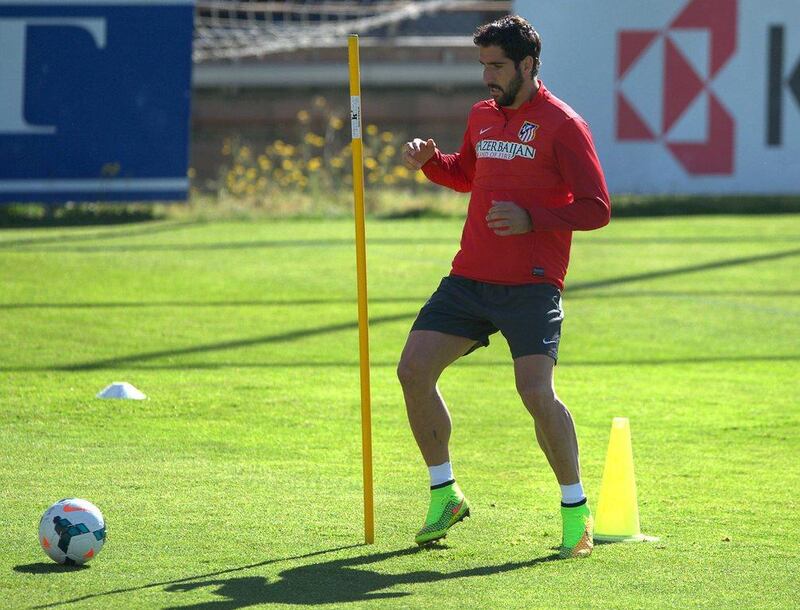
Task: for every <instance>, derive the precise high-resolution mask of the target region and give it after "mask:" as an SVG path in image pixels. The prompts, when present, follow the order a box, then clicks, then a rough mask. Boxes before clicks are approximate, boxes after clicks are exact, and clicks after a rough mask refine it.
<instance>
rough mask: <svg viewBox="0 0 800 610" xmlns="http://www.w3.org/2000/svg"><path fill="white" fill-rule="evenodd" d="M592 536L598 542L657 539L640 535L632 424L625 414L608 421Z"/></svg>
mask: <svg viewBox="0 0 800 610" xmlns="http://www.w3.org/2000/svg"><path fill="white" fill-rule="evenodd" d="M594 539H595V540H597V541H599V542H642V541H651V542H652V541H655V540H658V538H654V537H652V536H645V535H643V534H642V532H641V530H640V529H639V505H638V502H637V500H636V479H635V478H634V476H633V449H632V447H631V427H630V422H629V421H628V418H627V417H615V418H614V419H613V421H612V422H611V438H610V439H609V441H608V453H607V454H606V465H605V468H604V469H603V481H602V483H601V484H600V499H599V500H598V503H597V514H596V516H595V520H594Z"/></svg>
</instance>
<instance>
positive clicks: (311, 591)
mask: <svg viewBox="0 0 800 610" xmlns="http://www.w3.org/2000/svg"><path fill="white" fill-rule="evenodd" d="M358 547H364V545H362V544H358V545H350V546H344V547H338V548H333V549H328V550H324V551H316V552H313V553H307V554H305V555H299V556H296V557H284V558H279V559H268V560H266V561H262V562H259V563H254V564H250V565H246V566H241V567H237V568H231V569H228V570H221V571H219V572H212V573H209V574H201V575H198V576H189V577H186V578H180V579H176V580H172V581H162V582H155V583H149V584H146V585H142V586H139V587H128V588H124V589H113V590H111V591H104V592H101V593H92V594H89V595H84V596H81V597H76V598H73V599H68V600H64V601H59V602H54V603H51V604H43V605H40V606H34V607H35V608H53V607H57V606H65V605H69V604H75V603H79V602H84V601H86V600H90V599H97V598H103V597H108V596H111V595H121V594H125V593H134V592H136V591H142V590H145V589H153V588H158V587H164V590H165V591H169V592H172V593H182V592H192V591H196V590H198V589H203V588H206V587H213V588H215V593H216V594H217V595H219V596H220V597H221V598H223V599H220V600H216V601H212V602H205V603H201V604H194V605H188V606H187V605H178V606H174V608H198V609H199V608H219V609H222V608H244V607H247V606H254V605H258V604H267V603H273V604H296V605H304V606H305V605H318V604H335V603H346V602H367V601H370V600H376V599H386V598H397V597H407V596H409V595H412V592H411V591H388V590H387V589H391V588H393V587H396V586H399V585H419V584H426V583H437V582H442V581H446V580H452V579H456V578H473V577H480V576H492V575H495V574H503V573H505V572H511V571H514V570H519V569H522V568H530V567H533V566H535V565H537V564H541V563H547V562H551V561H555V560H557V559H558V554H557V553H552V554H550V555H546V556H544V557H538V558H534V559H531V560H529V561H521V562H507V563H503V564H497V565H489V566H480V567H476V568H467V569H463V570H456V571H454V572H435V571H427V570H419V571H412V572H402V573H399V574H382V573H380V572H375V571H372V570H364V569H359V568H358V566H364V565H369V564H374V563H378V562H381V561H384V560H387V559H393V558H396V557H405V556H410V555H416V554H424V553H435V552H442V551H444V550H446V549H447V548H448V547H447V546H444V545H438V546H432V547H425V548H419V547H409V548H403V549H398V550H394V551H386V552H383V553H371V554H367V555H359V556H356V557H349V558H344V559H335V560H333V561H323V562H320V563H309V564H306V565H302V566H298V567H295V568H289V569H287V570H283V571H282V572H279V573H278V574H277V578H275V579H274V580H270V579H268V578H266V577H263V576H240V577H236V578H220V577H221V576H224V575H226V574H232V573H235V572H241V571H245V570H251V569H255V568H260V567H263V566H268V565H270V564H274V563H279V562H285V561H297V560H302V559H308V558H311V557H316V556H319V555H324V554H327V553H332V552H337V551H342V550H347V549H352V548H358ZM20 567H24V566H20ZM15 569H18V568H15ZM18 570H19V569H18ZM98 601H99V600H98ZM108 604H109V605H112V603H111V602H110V601H109V602H108Z"/></svg>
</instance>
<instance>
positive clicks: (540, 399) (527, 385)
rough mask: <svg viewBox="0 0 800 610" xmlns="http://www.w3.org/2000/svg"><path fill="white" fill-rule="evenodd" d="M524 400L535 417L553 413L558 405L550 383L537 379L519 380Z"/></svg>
mask: <svg viewBox="0 0 800 610" xmlns="http://www.w3.org/2000/svg"><path fill="white" fill-rule="evenodd" d="M517 392H519V395H520V397H521V398H522V402H523V403H525V406H526V407H527V409H528V411H529V412H530V414H531V415H533V417H534V418H537V419H539V418H546V417H548V416H550V415H551V414H552V413H553V410H554V407H555V406H556V395H555V392H554V391H553V386H552V384H550V383H544V382H542V383H538V382H535V381H523V382H519V381H518V382H517Z"/></svg>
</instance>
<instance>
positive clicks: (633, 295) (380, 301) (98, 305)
mask: <svg viewBox="0 0 800 610" xmlns="http://www.w3.org/2000/svg"><path fill="white" fill-rule="evenodd" d="M429 296H430V295H427V294H426V295H420V296H406V297H370V298H369V304H370V305H384V304H396V303H411V304H414V305H419V306H420V307H421V306H422V304H423V303H424V302H425V301H426V299H428V297H429ZM797 296H800V290H629V291H620V290H617V291H614V292H580V291H578V292H577V293H575V294H573V291H572V290H570V291H569V292H568V294H567V297H566V298H567V299H568V300H570V301H572V300H578V299H702V298H705V297H719V298H730V297H734V298H739V297H762V298H764V297H797ZM357 303H358V301H357V299H356V298H355V297H351V298H344V297H342V298H336V297H329V298H319V299H252V300H248V301H105V302H99V301H98V302H88V301H85V302H75V303H35V302H29V303H0V310H3V309H6V310H15V309H148V308H154V309H155V308H170V307H175V308H181V309H186V308H197V309H200V308H216V307H220V308H222V307H299V306H314V305H348V304H350V305H353V306H355V305H356V304H357ZM409 315H411V314H409Z"/></svg>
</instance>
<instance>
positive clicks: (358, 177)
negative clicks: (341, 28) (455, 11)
mask: <svg viewBox="0 0 800 610" xmlns="http://www.w3.org/2000/svg"><path fill="white" fill-rule="evenodd" d="M347 48H348V57H349V64H350V127H351V129H352V132H353V143H352V149H353V199H354V201H355V218H356V274H357V283H358V347H359V360H360V362H361V457H362V462H363V470H364V541H365V542H366V543H367V544H372V543H373V542H375V514H374V506H373V494H372V408H371V406H370V392H369V318H368V317H367V239H366V233H365V230H364V148H363V146H362V142H361V66H360V63H359V58H358V36H357V35H356V34H352V35H350V36H348V38H347Z"/></svg>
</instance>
